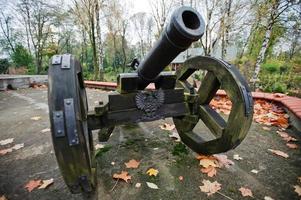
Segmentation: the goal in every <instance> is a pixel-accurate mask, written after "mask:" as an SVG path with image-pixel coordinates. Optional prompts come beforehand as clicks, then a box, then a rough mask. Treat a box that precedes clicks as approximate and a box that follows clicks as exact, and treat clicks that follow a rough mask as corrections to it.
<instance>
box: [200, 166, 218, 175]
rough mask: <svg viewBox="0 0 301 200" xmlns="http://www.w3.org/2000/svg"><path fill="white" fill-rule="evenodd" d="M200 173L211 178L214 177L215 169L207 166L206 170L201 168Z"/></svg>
mask: <svg viewBox="0 0 301 200" xmlns="http://www.w3.org/2000/svg"><path fill="white" fill-rule="evenodd" d="M201 172H202V173H204V174H207V176H209V177H213V176H215V175H216V169H215V167H213V166H209V167H207V168H201Z"/></svg>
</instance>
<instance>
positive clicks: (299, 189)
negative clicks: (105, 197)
mask: <svg viewBox="0 0 301 200" xmlns="http://www.w3.org/2000/svg"><path fill="white" fill-rule="evenodd" d="M294 188H295V192H296V193H297V194H298V196H301V186H299V185H294Z"/></svg>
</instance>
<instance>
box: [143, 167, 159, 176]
mask: <svg viewBox="0 0 301 200" xmlns="http://www.w3.org/2000/svg"><path fill="white" fill-rule="evenodd" d="M146 173H147V174H148V175H149V176H157V175H158V173H159V171H158V170H157V169H154V168H150V169H149V170H147V171H146Z"/></svg>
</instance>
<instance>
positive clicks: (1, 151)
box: [0, 143, 24, 156]
mask: <svg viewBox="0 0 301 200" xmlns="http://www.w3.org/2000/svg"><path fill="white" fill-rule="evenodd" d="M23 147H24V143H22V144H16V145H14V146H12V147H11V148H7V149H2V150H0V155H1V156H2V155H5V154H7V153H10V152H12V151H13V150H18V149H21V148H23Z"/></svg>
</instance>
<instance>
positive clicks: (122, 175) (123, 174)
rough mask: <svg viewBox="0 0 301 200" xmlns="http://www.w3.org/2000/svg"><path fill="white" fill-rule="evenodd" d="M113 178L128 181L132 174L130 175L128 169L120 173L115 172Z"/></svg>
mask: <svg viewBox="0 0 301 200" xmlns="http://www.w3.org/2000/svg"><path fill="white" fill-rule="evenodd" d="M113 178H116V179H121V180H124V181H125V182H128V180H131V178H132V177H131V176H130V175H129V173H128V172H126V171H122V172H121V173H120V174H117V173H115V174H113Z"/></svg>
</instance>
